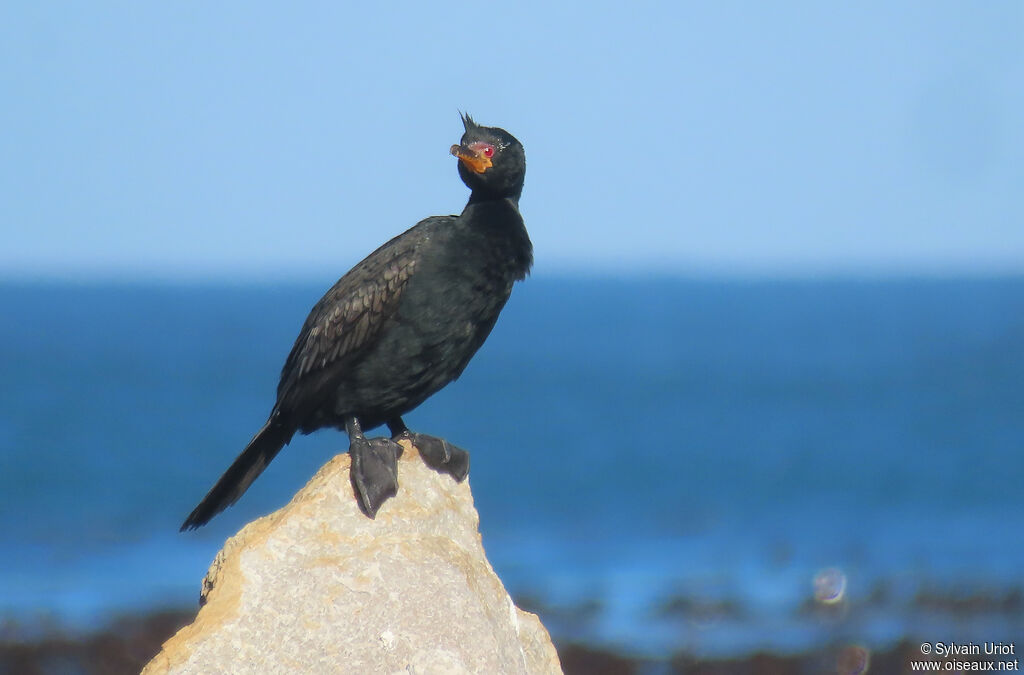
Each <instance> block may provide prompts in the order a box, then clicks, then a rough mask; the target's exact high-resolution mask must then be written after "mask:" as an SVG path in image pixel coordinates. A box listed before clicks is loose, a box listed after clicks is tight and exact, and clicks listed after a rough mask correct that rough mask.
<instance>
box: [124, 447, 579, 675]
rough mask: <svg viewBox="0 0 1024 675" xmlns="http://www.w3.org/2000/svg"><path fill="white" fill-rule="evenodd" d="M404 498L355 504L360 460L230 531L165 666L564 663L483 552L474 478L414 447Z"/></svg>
mask: <svg viewBox="0 0 1024 675" xmlns="http://www.w3.org/2000/svg"><path fill="white" fill-rule="evenodd" d="M405 448H406V450H405V454H404V455H403V457H402V459H401V460H400V461H399V465H398V467H399V468H398V471H399V474H398V481H399V490H398V496H397V497H394V498H392V499H390V500H388V501H387V502H386V503H385V504H384V506H383V507H381V509H380V511H379V512H378V514H377V518H376V519H375V520H370V519H369V518H367V517H366V516H364V515H363V514H362V513H361V512H360V511H359V509H358V508H357V506H356V502H355V497H354V496H353V493H352V486H351V483H350V481H349V457H348V455H347V454H346V455H339V456H337V457H335V458H334V459H332V460H331V461H330V462H328V463H327V464H326V465H325V466H324V467H323V468H322V469H321V470H320V471H319V472H318V473H317V475H316V476H314V477H313V478H312V480H310V481H309V483H308V484H307V485H306V486H305V487H304V488H303V489H302V490H301V491H299V493H298V494H297V495H296V496H295V498H294V499H292V501H291V503H289V504H288V505H287V506H285V507H284V508H283V509H281V510H279V511H277V512H275V513H272V514H270V515H269V516H266V517H264V518H261V519H259V520H257V521H255V522H253V523H250V524H249V525H247V526H246V527H245V528H244V529H243V530H242V531H241V532H239V533H238V534H237V535H236V536H234V537H232V538H231V539H229V540H228V541H227V543H226V544H225V546H224V548H223V550H221V552H220V553H219V554H218V555H217V557H216V559H215V560H214V563H213V565H212V566H211V568H210V571H209V573H208V574H207V576H206V579H205V580H204V582H203V599H204V601H205V604H204V606H203V607H202V609H201V610H200V611H199V614H198V616H197V617H196V620H195V622H194V623H192V624H191V625H189V626H186V627H185V628H183V629H181V631H179V632H178V633H177V634H176V635H175V636H174V637H172V638H171V639H170V640H168V641H167V642H166V643H165V644H164V646H163V649H162V651H161V652H160V653H159V654H157V656H156V657H155V658H154V659H153V660H152V661H151V662H150V663H149V665H147V666H146V668H145V670H144V671H143V675H157V674H158V673H203V674H206V673H231V674H232V675H241V674H244V673H259V674H261V675H269V674H271V673H359V674H367V673H417V674H422V675H427V674H430V675H433V674H435V673H436V674H441V673H444V674H451V673H495V674H498V673H509V674H518V673H522V674H524V675H525V674H529V675H534V674H544V673H561V672H562V670H561V666H560V664H559V661H558V656H557V654H556V653H555V649H554V646H553V645H552V644H551V638H550V637H549V636H548V633H547V631H546V630H545V629H544V626H542V625H541V623H540V620H539V619H538V618H537V617H536V616H535V615H533V614H529V613H527V612H524V611H522V610H520V609H518V608H516V607H515V605H514V604H513V603H512V599H511V598H510V597H509V595H508V593H507V592H506V590H505V588H504V586H503V585H502V583H501V580H500V579H498V577H497V575H496V574H495V573H494V570H493V569H492V568H491V565H490V563H489V562H488V561H487V558H486V556H485V555H484V550H483V545H482V543H481V540H480V533H479V531H478V529H477V528H478V525H479V517H478V515H477V512H476V509H475V508H474V507H473V497H472V494H471V493H470V489H469V481H468V480H467V481H466V482H464V483H462V484H458V483H456V482H455V481H454V480H452V479H451V478H450V477H449V476H446V475H441V474H438V473H437V472H435V471H433V470H431V469H429V468H427V467H426V466H425V465H424V464H423V462H422V461H421V460H420V458H419V456H418V454H417V453H416V451H415V449H413V448H411V446H409V445H408V444H405Z"/></svg>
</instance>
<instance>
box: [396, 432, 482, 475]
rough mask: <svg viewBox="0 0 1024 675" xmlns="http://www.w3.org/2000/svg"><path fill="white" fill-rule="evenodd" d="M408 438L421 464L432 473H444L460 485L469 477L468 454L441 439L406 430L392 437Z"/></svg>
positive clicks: (398, 438) (397, 438)
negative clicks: (417, 452)
mask: <svg viewBox="0 0 1024 675" xmlns="http://www.w3.org/2000/svg"><path fill="white" fill-rule="evenodd" d="M403 438H408V439H409V441H411V442H412V444H413V446H415V447H416V449H417V450H419V453H420V457H422V458H423V462H424V463H425V464H426V465H427V466H429V467H430V468H431V469H433V470H434V471H440V472H442V473H446V474H448V475H449V476H451V477H452V478H454V479H455V481H456V482H458V483H461V482H462V481H464V480H466V476H468V475H469V453H468V452H466V451H465V450H463V449H462V448H460V447H458V446H457V445H452V444H451V443H449V442H448V441H446V440H444V439H443V438H438V437H437V436H428V435H426V434H417V433H413V432H411V431H409V430H408V429H406V430H405V431H403V432H402V433H400V434H398V435H397V436H395V437H394V439H395V440H401V439H403Z"/></svg>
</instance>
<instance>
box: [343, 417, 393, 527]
mask: <svg viewBox="0 0 1024 675" xmlns="http://www.w3.org/2000/svg"><path fill="white" fill-rule="evenodd" d="M348 453H349V455H351V457H352V469H351V471H350V472H349V475H350V477H351V480H352V488H353V489H354V490H355V493H356V497H357V501H358V502H359V508H360V509H361V510H362V512H363V513H365V514H366V515H368V516H369V517H370V518H374V517H375V516H376V515H377V511H378V509H380V507H381V505H382V504H383V503H384V502H386V501H387V500H388V499H390V498H392V497H394V496H395V495H396V494H398V458H399V457H401V456H402V446H401V445H399V444H398V443H395V442H394V441H392V440H389V439H387V438H365V437H363V435H362V433H358V434H355V435H350V439H349V446H348Z"/></svg>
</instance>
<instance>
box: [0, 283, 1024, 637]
mask: <svg viewBox="0 0 1024 675" xmlns="http://www.w3.org/2000/svg"><path fill="white" fill-rule="evenodd" d="M331 281H332V280H324V283H323V284H320V285H316V284H307V285H274V286H270V285H253V286H231V285H225V284H221V285H216V284H205V285H204V284H198V285H166V284H165V285H159V284H148V285H147V284H135V285H132V284H91V285H90V284H86V285H74V284H57V283H53V284H44V283H37V284H18V283H10V282H8V283H4V284H2V285H0V618H3V617H6V618H8V619H13V620H16V621H18V622H21V623H25V622H28V623H31V622H32V621H44V622H51V621H56V622H58V623H61V624H65V625H69V626H79V627H82V626H84V627H88V626H92V625H96V623H97V622H98V621H100V620H102V619H103V618H104V617H109V616H111V615H113V614H116V613H119V612H125V611H134V610H146V609H151V608H156V607H163V606H188V605H190V604H193V603H194V602H195V600H196V598H197V594H198V591H199V582H200V580H201V579H202V577H203V575H204V573H205V571H206V568H207V566H208V565H209V563H210V561H211V560H212V558H213V555H214V554H215V553H216V551H217V550H218V548H219V547H220V545H221V544H222V542H223V540H224V539H225V538H226V537H227V536H229V535H231V534H233V533H234V532H235V531H236V530H237V529H238V528H239V527H241V526H242V525H243V524H244V523H246V522H247V521H248V520H250V519H252V518H254V517H257V516H259V515H262V514H265V513H267V512H269V511H271V510H273V509H275V508H277V507H279V506H281V505H283V504H284V503H285V502H286V501H287V500H288V499H289V498H290V496H291V495H292V494H293V493H294V492H295V491H296V490H297V489H299V488H300V487H301V486H302V485H303V484H304V482H305V481H306V480H307V479H308V478H309V477H310V476H311V475H312V474H313V473H314V472H315V470H316V469H317V468H318V467H319V466H320V465H321V464H323V463H324V462H325V461H326V460H327V459H329V458H330V457H331V456H333V455H334V454H335V453H337V452H341V451H344V450H345V448H346V446H347V443H346V440H345V438H344V436H343V435H341V434H339V433H336V432H331V431H323V432H319V433H317V434H314V435H313V436H310V437H300V438H297V439H296V440H295V441H293V442H292V444H291V445H290V446H289V447H287V448H286V449H285V451H284V452H282V454H281V455H280V456H279V457H278V459H277V460H275V462H274V463H273V464H272V465H271V467H270V468H269V469H268V471H267V472H266V473H265V474H264V475H263V476H262V477H261V478H260V479H259V480H258V481H257V482H256V483H255V484H254V485H253V487H252V488H251V489H250V491H249V492H248V493H247V494H246V495H245V497H244V498H243V499H242V500H241V501H240V502H239V503H238V504H237V505H236V506H235V507H233V508H231V509H230V510H228V511H227V512H225V513H224V514H222V515H221V516H219V517H218V518H217V519H216V520H214V521H213V523H212V524H211V525H210V526H208V527H206V528H203V529H202V530H200V531H198V532H196V533H190V534H179V533H178V532H177V529H178V526H179V525H180V523H181V521H182V519H183V518H184V516H185V515H186V514H187V513H188V512H189V511H190V510H191V509H192V507H193V506H194V505H195V503H196V502H197V500H198V499H199V498H201V497H202V496H203V494H205V492H206V490H207V489H208V488H209V486H210V485H211V484H212V482H213V481H214V480H215V479H216V478H217V477H218V476H219V475H220V474H221V472H222V471H223V470H224V469H225V468H226V467H227V466H228V464H229V463H230V462H231V460H232V459H233V458H234V457H235V455H236V454H237V453H238V452H239V451H240V450H241V448H242V447H243V446H244V445H245V443H246V441H248V439H249V437H250V436H251V434H252V433H253V432H254V431H255V430H256V429H258V428H259V426H260V425H261V424H262V422H263V420H264V418H265V415H266V413H267V412H268V411H269V408H270V406H271V404H272V402H273V395H274V390H275V387H276V384H277V376H278V373H279V369H280V367H281V364H282V363H283V360H284V357H285V355H286V354H287V352H288V350H289V348H290V346H291V341H292V339H293V338H294V336H295V334H296V332H297V331H298V328H299V326H300V325H301V322H302V320H303V319H304V318H305V315H306V312H307V311H308V309H309V308H310V307H311V306H312V304H313V303H314V302H315V301H316V300H317V298H318V297H319V296H320V294H321V292H322V291H323V290H324V288H325V287H326V286H327V285H329V283H330V282H331ZM407 422H409V424H410V426H411V427H412V428H414V429H419V430H422V431H425V432H429V433H432V434H436V435H441V436H444V437H446V438H448V439H449V440H451V441H453V442H455V443H457V444H458V445H460V446H462V447H464V448H466V449H468V450H470V452H471V454H472V458H473V465H472V472H471V476H470V481H471V484H472V487H473V492H474V496H475V498H476V503H477V507H478V509H479V511H480V515H481V530H482V532H483V537H484V545H485V547H486V548H487V551H488V554H489V556H490V558H491V561H492V563H493V564H494V566H495V568H496V569H497V571H498V573H499V574H500V575H501V576H502V578H503V580H504V581H505V583H506V585H507V586H508V587H509V589H510V590H511V591H512V592H513V594H514V595H516V596H517V597H519V598H520V599H521V602H523V603H526V604H529V605H530V606H532V607H534V608H535V609H537V611H539V612H540V614H541V616H542V619H543V620H544V621H545V623H546V624H547V625H548V627H549V628H550V629H551V630H552V632H553V633H555V635H556V636H557V637H560V638H562V639H577V640H584V641H588V642H591V643H594V644H600V645H604V646H610V647H615V648H619V649H624V650H629V651H633V652H637V653H645V654H651V655H665V654H668V653H671V652H674V651H679V650H688V651H691V652H694V653H697V654H705V655H739V654H743V653H747V652H749V651H751V650H755V649H771V650H775V651H783V652H786V651H799V650H804V649H809V648H813V647H819V646H822V645H825V644H835V643H837V642H841V643H845V642H851V643H857V644H864V645H868V646H870V647H872V648H877V647H881V646H884V645H888V644H891V643H892V642H894V641H896V640H898V639H902V638H912V639H919V640H931V641H946V642H948V641H951V640H956V641H967V640H975V641H991V640H1011V639H1014V638H1015V637H1019V636H1020V635H1021V634H1022V629H1024V537H1022V534H1024V496H1022V486H1024V452H1022V451H1024V279H1022V278H1003V279H988V280H969V279H958V280H879V281H851V280H845V281H844V280H815V281H812V280H805V281H725V280H717V281H696V280H678V279H667V278H656V279H550V278H548V279H545V278H534V279H529V280H528V281H527V282H526V283H525V284H521V285H519V286H517V288H516V290H515V292H514V293H513V297H512V300H511V301H510V303H509V305H508V307H507V308H506V311H505V313H504V314H503V316H502V318H501V320H500V321H499V322H498V325H497V327H496V328H495V330H494V333H493V334H492V336H491V338H490V339H489V341H488V342H487V344H485V346H484V348H483V349H482V350H481V352H480V353H479V354H478V355H477V357H476V358H475V359H474V361H473V362H472V363H471V364H470V367H469V368H468V369H467V371H466V373H465V374H464V375H463V377H462V378H461V379H460V380H459V381H458V382H456V383H454V384H453V385H451V386H450V387H448V388H447V389H446V390H444V391H442V392H441V393H439V394H438V395H437V396H435V397H434V398H432V399H431V400H430V401H428V402H427V403H426V404H424V405H423V406H422V407H421V408H420V409H418V410H417V411H415V412H414V413H412V414H410V415H409V416H408V417H407ZM816 579H817V580H818V581H819V590H820V584H822V583H825V582H829V580H831V583H832V584H833V585H835V586H836V588H835V589H834V590H835V592H834V593H832V595H833V596H839V597H833V598H829V599H825V600H822V599H821V598H819V599H817V600H816V599H815V580H816ZM826 585H827V584H826ZM826 595H828V594H827V593H826ZM833 600H834V601H833Z"/></svg>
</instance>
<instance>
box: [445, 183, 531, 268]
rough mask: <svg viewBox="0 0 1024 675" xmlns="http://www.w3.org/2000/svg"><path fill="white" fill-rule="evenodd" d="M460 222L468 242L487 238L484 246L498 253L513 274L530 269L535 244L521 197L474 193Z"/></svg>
mask: <svg viewBox="0 0 1024 675" xmlns="http://www.w3.org/2000/svg"><path fill="white" fill-rule="evenodd" d="M458 222H459V223H460V225H459V229H460V230H462V232H463V236H465V237H466V238H467V239H466V241H467V242H474V241H476V242H487V243H486V245H485V247H484V248H485V249H486V250H487V251H489V252H490V253H491V254H493V253H497V254H498V256H499V257H500V258H501V260H502V266H503V267H507V271H508V274H509V276H510V278H512V279H522V278H523V277H525V276H526V274H527V273H528V272H529V270H530V267H531V265H532V264H533V244H532V243H531V242H530V236H529V235H528V234H527V232H526V226H525V224H524V223H523V216H522V214H520V213H519V200H518V199H515V198H511V197H502V198H499V199H477V200H474V199H473V198H472V197H471V198H470V200H469V203H468V204H466V208H465V209H463V211H462V215H461V216H459V218H458Z"/></svg>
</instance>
